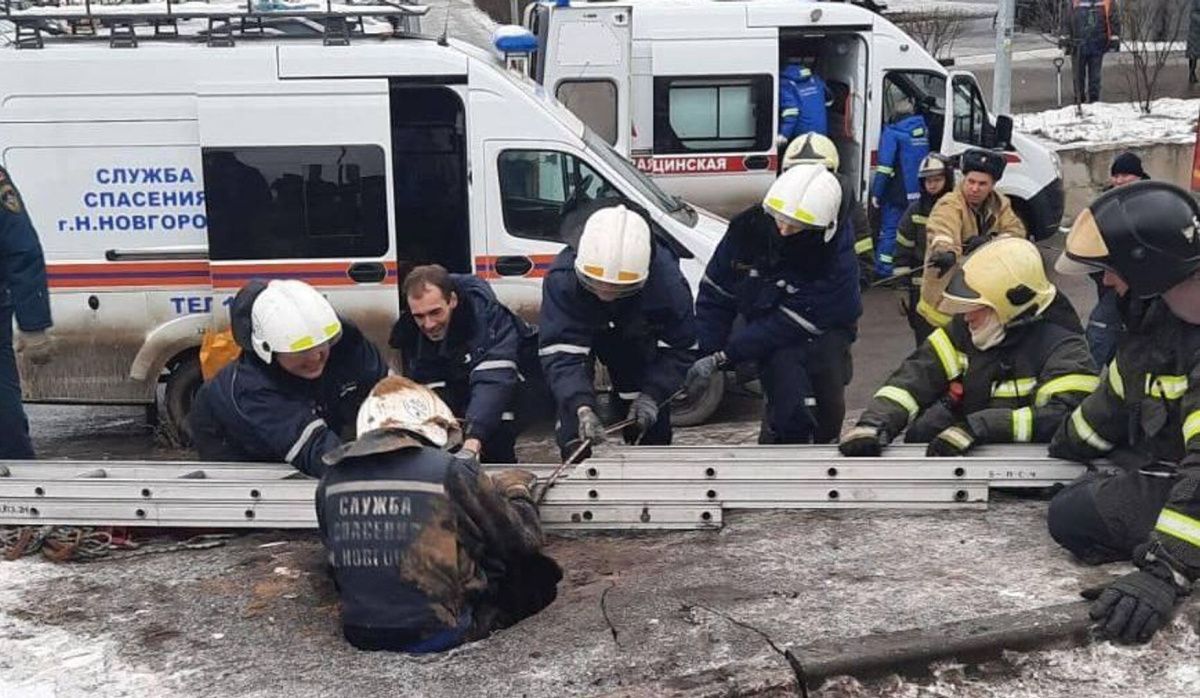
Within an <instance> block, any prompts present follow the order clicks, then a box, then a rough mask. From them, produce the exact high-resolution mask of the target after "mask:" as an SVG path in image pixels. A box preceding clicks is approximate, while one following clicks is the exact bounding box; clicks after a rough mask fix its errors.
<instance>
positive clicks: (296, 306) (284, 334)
mask: <svg viewBox="0 0 1200 698" xmlns="http://www.w3.org/2000/svg"><path fill="white" fill-rule="evenodd" d="M250 327H251V330H250V343H251V345H252V346H253V347H254V353H255V354H257V355H258V358H260V359H262V360H263V361H265V362H267V363H271V355H272V354H294V353H296V352H301V351H306V350H308V349H312V348H313V347H317V346H320V345H322V344H324V343H326V342H329V341H332V340H334V339H336V338H337V336H338V335H339V334H341V332H342V322H341V321H340V320H338V316H337V313H335V312H333V306H331V305H329V301H327V300H325V297H324V296H322V295H321V294H320V293H318V292H317V290H316V289H314V288H313V287H312V286H309V285H308V284H306V283H304V282H303V281H297V280H295V279H284V280H275V281H272V282H270V283H268V284H267V287H266V288H265V289H263V291H262V293H260V294H258V297H257V298H255V299H254V306H253V307H252V308H251V310H250Z"/></svg>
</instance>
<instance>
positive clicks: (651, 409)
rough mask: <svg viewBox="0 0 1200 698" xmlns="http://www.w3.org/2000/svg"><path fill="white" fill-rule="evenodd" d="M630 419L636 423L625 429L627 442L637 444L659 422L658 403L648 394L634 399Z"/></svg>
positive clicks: (630, 408)
mask: <svg viewBox="0 0 1200 698" xmlns="http://www.w3.org/2000/svg"><path fill="white" fill-rule="evenodd" d="M628 417H629V419H632V420H633V421H634V423H633V424H630V425H629V426H628V427H626V428H625V433H624V436H625V442H626V443H631V444H632V443H637V442H638V441H639V440H640V439H641V438H642V436H643V435H644V434H645V433H646V432H647V431H649V430H650V427H652V426H654V423H655V422H657V421H658V403H657V402H655V401H654V398H652V397H650V396H649V395H647V394H646V393H642V394H640V395H638V396H637V397H635V398H634V399H633V403H632V404H631V405H629V415H628Z"/></svg>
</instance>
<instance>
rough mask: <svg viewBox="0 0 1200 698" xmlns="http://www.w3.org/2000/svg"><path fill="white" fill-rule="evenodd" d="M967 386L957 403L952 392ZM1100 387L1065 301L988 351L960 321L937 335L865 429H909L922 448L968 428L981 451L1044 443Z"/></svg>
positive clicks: (879, 395)
mask: <svg viewBox="0 0 1200 698" xmlns="http://www.w3.org/2000/svg"><path fill="white" fill-rule="evenodd" d="M952 383H958V384H959V385H960V386H961V399H960V400H957V401H956V400H955V399H953V398H951V397H950V395H951V394H952V390H951V384H952ZM1098 383H1099V380H1098V379H1097V378H1096V369H1095V368H1094V367H1093V365H1092V358H1091V354H1090V353H1089V352H1088V348H1087V342H1086V341H1085V340H1084V338H1083V328H1082V327H1081V326H1080V324H1079V318H1078V317H1077V316H1076V315H1075V311H1074V309H1073V308H1072V307H1071V304H1070V303H1069V302H1068V301H1067V299H1066V298H1065V297H1064V296H1063V295H1062V294H1061V293H1059V294H1058V296H1057V297H1056V298H1055V299H1054V301H1053V302H1052V303H1051V304H1050V307H1049V308H1047V309H1046V310H1045V312H1043V313H1042V314H1041V315H1040V316H1038V317H1037V318H1035V319H1033V320H1032V321H1030V322H1028V323H1026V324H1023V325H1017V326H1011V327H1009V328H1008V330H1007V332H1006V336H1005V338H1004V341H1002V342H1001V343H1000V344H999V345H998V346H995V347H992V348H991V349H988V350H986V351H980V350H979V349H976V348H975V345H974V344H972V343H971V332H970V330H969V329H968V328H967V323H966V322H965V321H964V320H963V318H962V316H956V317H955V318H954V320H953V321H952V322H951V323H950V324H949V325H948V326H946V327H944V328H938V329H936V330H934V332H933V334H931V335H929V338H928V339H926V340H925V342H924V343H922V344H921V346H919V347H917V349H916V351H914V352H913V353H912V354H911V355H910V356H909V357H908V358H907V359H905V360H904V363H902V364H900V367H899V368H898V369H896V371H895V372H894V373H892V375H891V376H890V377H889V378H888V379H887V381H886V382H885V383H884V385H883V387H882V388H880V389H879V390H877V391H876V392H875V395H874V397H872V398H871V402H870V403H869V404H868V405H867V409H866V410H865V411H864V412H863V415H862V417H861V418H860V419H859V422H858V423H859V424H864V425H870V426H877V427H885V428H886V429H887V431H888V433H889V434H890V435H892V436H895V435H896V434H899V433H900V431H901V430H903V429H904V428H905V427H908V429H909V433H908V435H907V437H906V440H907V441H916V442H924V441H929V440H931V439H932V438H933V437H935V436H937V434H938V433H939V432H941V431H942V430H943V429H945V428H947V427H949V426H953V425H963V424H965V425H966V426H967V427H968V428H969V430H970V431H971V433H972V434H974V435H975V437H976V439H977V440H978V442H979V443H1017V442H1040V443H1045V442H1048V441H1049V440H1050V438H1051V437H1052V436H1053V435H1054V432H1055V430H1056V429H1058V425H1059V424H1060V423H1061V422H1062V421H1063V419H1065V418H1066V416H1067V415H1068V414H1069V413H1070V411H1071V410H1072V409H1073V408H1074V407H1075V406H1076V405H1078V404H1079V403H1080V402H1081V401H1082V400H1083V398H1084V396H1086V395H1087V394H1088V393H1089V392H1091V391H1092V389H1094V388H1095V387H1096V385H1097V384H1098Z"/></svg>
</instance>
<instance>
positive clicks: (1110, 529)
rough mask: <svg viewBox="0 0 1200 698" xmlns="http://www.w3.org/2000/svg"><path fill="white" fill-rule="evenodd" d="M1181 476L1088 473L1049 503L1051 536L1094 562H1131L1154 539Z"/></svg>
mask: <svg viewBox="0 0 1200 698" xmlns="http://www.w3.org/2000/svg"><path fill="white" fill-rule="evenodd" d="M1177 480H1178V476H1177V475H1175V474H1174V473H1173V472H1172V471H1160V472H1153V471H1150V472H1148V471H1140V470H1129V471H1124V472H1120V473H1115V474H1106V473H1087V474H1085V475H1083V476H1082V477H1080V478H1079V479H1078V480H1076V481H1075V482H1072V483H1071V484H1070V485H1067V487H1066V488H1065V489H1063V490H1062V491H1061V492H1059V493H1058V494H1057V495H1055V496H1054V499H1052V500H1051V501H1050V510H1049V512H1048V513H1047V515H1046V523H1047V525H1048V526H1049V528H1050V536H1051V537H1052V538H1054V540H1055V541H1056V542H1057V543H1058V544H1059V545H1061V546H1062V547H1064V548H1066V549H1067V550H1069V551H1071V553H1072V554H1074V555H1075V557H1077V558H1079V559H1080V560H1081V561H1083V562H1085V563H1087V564H1090V565H1100V564H1103V563H1106V562H1115V561H1117V560H1129V559H1130V558H1132V557H1133V551H1134V548H1136V547H1137V546H1139V545H1141V544H1142V543H1145V542H1146V541H1147V539H1148V538H1149V536H1150V532H1151V531H1152V530H1153V529H1154V524H1155V522H1156V521H1157V520H1158V514H1159V511H1160V510H1162V508H1163V505H1164V504H1166V502H1167V497H1168V496H1169V495H1170V493H1171V488H1172V487H1173V486H1174V485H1175V483H1176V481H1177Z"/></svg>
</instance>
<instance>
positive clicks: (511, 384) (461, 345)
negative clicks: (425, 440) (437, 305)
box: [390, 274, 540, 443]
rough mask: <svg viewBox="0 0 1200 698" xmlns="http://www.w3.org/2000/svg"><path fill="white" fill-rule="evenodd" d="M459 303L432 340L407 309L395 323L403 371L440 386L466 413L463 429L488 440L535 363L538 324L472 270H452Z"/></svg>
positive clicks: (454, 407) (452, 406)
mask: <svg viewBox="0 0 1200 698" xmlns="http://www.w3.org/2000/svg"><path fill="white" fill-rule="evenodd" d="M450 281H451V283H452V284H453V285H454V292H455V295H456V296H457V297H458V306H457V307H456V308H455V309H454V314H453V315H452V316H451V318H450V327H449V328H448V329H447V331H446V337H445V338H444V339H443V340H442V341H440V342H434V341H432V340H430V339H429V338H428V337H426V336H425V335H424V334H422V333H421V330H420V328H418V327H417V325H416V323H415V322H414V321H413V319H412V316H411V315H409V313H408V312H407V311H405V312H403V313H401V314H400V319H399V320H397V321H396V324H395V326H393V328H392V338H391V342H390V344H391V346H392V347H394V348H396V349H399V350H400V356H401V360H402V362H403V364H404V375H406V376H408V377H409V378H412V379H413V380H414V381H417V382H418V383H422V384H424V385H425V386H426V387H427V388H431V389H433V390H434V391H436V392H437V394H438V396H440V397H441V398H442V399H443V400H444V401H445V402H446V404H447V405H449V406H450V409H451V410H453V411H454V414H456V415H459V416H462V417H463V418H464V419H466V424H465V426H464V429H463V431H464V435H465V437H466V438H475V439H479V440H480V441H482V442H484V443H487V441H488V439H489V438H490V437H491V436H492V434H493V433H494V432H495V431H496V428H497V427H499V426H500V422H501V420H502V419H503V418H504V415H505V414H506V413H508V415H509V417H508V418H509V419H512V416H511V415H512V410H513V401H514V399H515V394H516V390H517V384H518V383H519V382H520V380H521V376H522V375H530V373H531V372H532V371H538V370H540V369H539V368H538V366H537V359H536V353H537V329H536V328H534V327H532V326H530V325H529V323H527V322H525V321H524V320H522V319H521V318H519V317H517V316H516V315H515V314H514V313H513V312H512V311H511V310H509V309H508V308H507V307H505V306H504V305H503V304H501V303H500V301H499V300H497V299H496V294H495V293H494V292H493V291H492V288H491V286H489V285H488V283H487V282H486V281H484V280H482V279H479V278H477V277H475V276H471V275H469V274H451V275H450Z"/></svg>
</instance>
